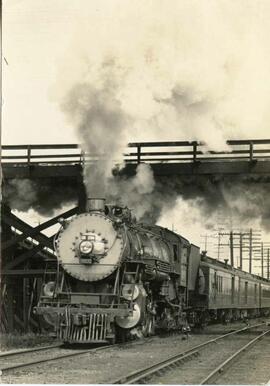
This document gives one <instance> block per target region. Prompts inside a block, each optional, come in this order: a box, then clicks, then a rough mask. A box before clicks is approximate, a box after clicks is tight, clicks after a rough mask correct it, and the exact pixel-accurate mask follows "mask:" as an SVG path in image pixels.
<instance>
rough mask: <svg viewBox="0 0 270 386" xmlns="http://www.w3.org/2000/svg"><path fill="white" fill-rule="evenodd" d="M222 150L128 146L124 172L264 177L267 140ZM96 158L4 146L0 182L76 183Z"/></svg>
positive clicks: (72, 149)
mask: <svg viewBox="0 0 270 386" xmlns="http://www.w3.org/2000/svg"><path fill="white" fill-rule="evenodd" d="M227 145H228V150H226V151H212V150H208V149H207V147H206V145H205V144H204V143H202V142H197V141H191V142H188V141H176V142H139V143H130V144H129V145H128V147H127V149H126V151H125V152H124V156H123V160H124V163H125V168H124V170H123V173H125V174H127V175H132V174H133V173H134V172H135V169H136V166H137V165H138V164H139V163H142V162H143V163H148V164H151V167H152V169H153V171H154V174H155V175H156V176H162V175H166V176H170V175H191V174H192V175H208V176H210V175H215V174H218V175H224V176H225V175H231V176H233V175H239V174H241V175H247V176H249V175H261V176H268V175H269V173H270V139H260V140H231V141H227ZM100 156H102V155H98V154H96V155H95V154H91V155H90V154H86V153H84V152H83V150H82V149H81V148H80V147H79V145H76V144H61V145H55V144H47V145H6V146H2V159H1V164H2V171H3V176H4V178H5V179H12V178H31V179H40V178H50V177H53V178H57V177H66V178H77V177H78V176H80V175H81V172H82V168H83V165H85V164H86V163H95V162H98V160H99V159H100ZM104 157H105V158H106V155H104ZM118 162H122V160H115V164H117V163H118ZM112 166H113V165H112Z"/></svg>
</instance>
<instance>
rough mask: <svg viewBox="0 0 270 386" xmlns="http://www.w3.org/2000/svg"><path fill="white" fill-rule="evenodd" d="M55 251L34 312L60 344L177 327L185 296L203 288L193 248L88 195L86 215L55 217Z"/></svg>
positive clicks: (185, 311)
mask: <svg viewBox="0 0 270 386" xmlns="http://www.w3.org/2000/svg"><path fill="white" fill-rule="evenodd" d="M55 251H56V255H57V273H56V274H55V275H51V276H50V275H46V276H45V277H46V280H45V282H44V285H43V288H42V293H41V296H40V300H39V303H38V305H37V307H36V312H37V314H40V315H42V316H43V317H44V319H45V320H46V321H47V322H48V323H50V324H51V325H53V326H54V328H55V332H56V334H57V336H58V338H60V339H61V340H63V341H66V342H81V343H90V342H108V341H109V342H114V341H115V340H116V339H117V340H125V339H126V338H128V337H130V336H132V335H133V336H148V335H151V334H153V333H154V332H155V331H156V330H171V329H183V328H184V327H185V326H186V325H187V318H190V315H191V310H190V309H189V307H188V304H189V298H191V297H192V294H193V293H194V291H195V289H196V291H197V293H198V294H200V293H201V294H202V293H203V287H204V276H203V272H202V271H201V270H200V268H199V264H200V252H199V248H198V247H196V246H194V245H192V244H191V243H189V241H188V240H186V239H185V238H183V237H181V236H179V235H177V234H176V233H174V232H172V231H170V230H168V229H166V228H162V227H159V226H157V225H153V226H150V225H145V224H141V223H138V222H136V220H135V219H134V218H133V217H132V214H131V211H130V210H129V209H128V208H127V207H121V206H116V205H106V204H105V200H104V199H89V200H88V203H87V209H86V211H85V213H81V214H78V215H76V216H74V217H73V218H71V219H70V220H69V221H63V222H62V226H61V229H60V231H59V232H58V235H57V237H56V239H55ZM199 272H200V274H199Z"/></svg>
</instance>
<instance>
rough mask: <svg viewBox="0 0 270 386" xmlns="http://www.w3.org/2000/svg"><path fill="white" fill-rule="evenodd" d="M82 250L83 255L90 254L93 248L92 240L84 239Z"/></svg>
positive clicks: (81, 244) (81, 243)
mask: <svg viewBox="0 0 270 386" xmlns="http://www.w3.org/2000/svg"><path fill="white" fill-rule="evenodd" d="M79 249H80V252H81V253H82V254H83V255H89V254H90V253H91V252H92V250H93V243H92V241H90V240H83V241H81V242H80V245H79Z"/></svg>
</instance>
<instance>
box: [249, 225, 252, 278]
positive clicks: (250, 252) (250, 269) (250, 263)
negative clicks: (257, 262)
mask: <svg viewBox="0 0 270 386" xmlns="http://www.w3.org/2000/svg"><path fill="white" fill-rule="evenodd" d="M249 273H252V228H250V230H249Z"/></svg>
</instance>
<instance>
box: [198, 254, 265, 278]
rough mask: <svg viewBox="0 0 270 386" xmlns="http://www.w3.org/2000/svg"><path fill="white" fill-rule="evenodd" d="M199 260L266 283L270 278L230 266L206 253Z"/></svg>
mask: <svg viewBox="0 0 270 386" xmlns="http://www.w3.org/2000/svg"><path fill="white" fill-rule="evenodd" d="M201 261H202V262H203V263H206V264H208V265H211V266H214V267H216V268H218V267H219V268H222V269H223V270H224V271H228V272H230V271H233V272H234V273H241V275H244V276H246V277H249V278H251V277H252V278H253V279H256V280H261V281H263V282H265V283H268V284H269V283H270V280H268V279H266V278H264V277H261V276H259V275H255V274H254V273H249V272H246V271H243V270H241V269H240V268H235V267H232V266H231V264H229V263H225V262H223V261H220V260H217V259H214V258H213V257H210V256H207V255H202V257H201Z"/></svg>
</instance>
